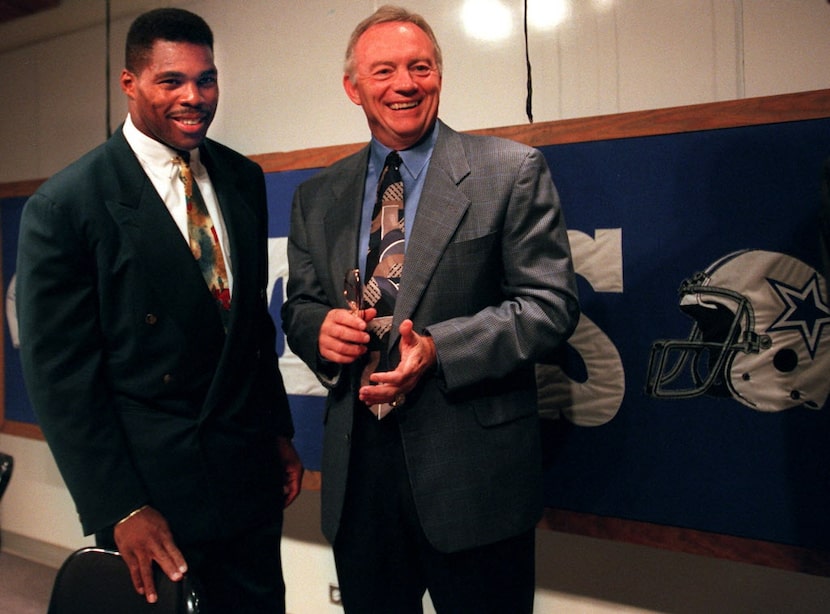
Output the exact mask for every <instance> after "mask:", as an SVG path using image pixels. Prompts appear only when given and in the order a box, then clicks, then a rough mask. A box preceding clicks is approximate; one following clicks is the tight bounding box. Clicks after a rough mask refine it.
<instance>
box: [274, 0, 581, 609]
mask: <svg viewBox="0 0 830 614" xmlns="http://www.w3.org/2000/svg"><path fill="white" fill-rule="evenodd" d="M343 85H344V87H345V90H346V93H347V95H348V97H349V98H350V99H351V100H352V101H353V102H354V103H355V104H358V105H360V106H362V108H363V111H364V113H365V115H366V118H367V120H368V123H369V128H370V130H371V133H372V140H371V143H370V144H369V145H368V146H367V147H366V148H364V149H363V150H362V151H360V152H358V153H357V154H355V155H353V156H350V157H348V158H346V159H344V160H341V161H340V162H338V163H336V164H334V165H333V166H331V167H330V168H328V169H326V170H324V171H322V172H321V173H319V174H318V175H316V176H315V177H313V178H312V179H310V180H308V181H307V182H305V183H303V184H302V185H301V186H300V187H299V188H298V189H297V191H296V194H295V197H294V203H293V208H292V216H291V231H290V236H289V241H288V262H289V280H288V285H287V300H286V302H285V304H284V306H283V327H284V329H285V331H286V333H287V336H288V343H289V345H290V346H291V348H292V349H293V350H294V351H295V352H296V353H297V355H299V356H300V357H301V358H302V359H303V360H304V361H305V362H306V364H308V366H309V367H310V368H311V369H312V370H313V371H314V372H315V373H316V375H317V377H318V378H319V380H320V381H321V382H322V383H323V384H324V385H325V386H326V387H327V388H328V390H329V394H328V398H327V407H326V416H325V436H324V437H325V442H324V448H323V467H322V478H323V479H322V505H323V512H322V516H323V518H322V524H323V532H324V533H325V535H326V537H327V539H329V540H330V541H331V542H332V544H333V548H334V556H335V563H336V566H337V573H338V579H339V583H340V591H341V596H342V599H343V604H344V606H345V608H346V610H347V611H349V612H357V613H361V614H365V613H367V612H385V613H388V612H396V613H401V612H420V611H421V600H422V597H423V595H424V592H425V591H427V590H428V591H429V593H430V597H431V599H432V602H433V604H434V605H435V607H436V609H437V610H438V612H450V613H458V612H476V613H477V614H480V613H482V612H499V613H504V612H530V611H531V610H532V605H533V594H534V541H535V540H534V527H535V524H536V522H537V521H538V520H539V518H540V516H541V513H542V507H543V505H542V496H541V458H540V456H541V450H540V447H541V446H540V435H539V417H538V414H537V408H536V384H535V379H534V363H536V362H538V361H541V360H544V359H546V358H548V357H550V356H551V355H552V354H553V353H554V352H555V350H556V349H557V348H558V347H560V346H561V345H562V344H563V343H564V342H565V340H566V339H567V338H568V336H569V335H570V333H571V332H572V330H573V329H574V327H575V325H576V321H577V318H578V313H579V310H578V303H577V297H576V287H575V280H574V272H573V267H572V263H571V256H570V248H569V245H568V239H567V234H566V228H565V224H564V220H563V218H562V212H561V210H560V207H559V200H558V196H557V193H556V190H555V188H554V186H553V183H552V180H551V177H550V174H549V171H548V168H547V165H546V163H545V160H544V158H543V157H542V155H541V153H540V152H538V151H537V150H535V149H532V148H529V147H526V146H524V145H520V144H517V143H514V142H510V141H507V140H502V139H495V138H484V137H473V136H469V135H463V134H459V133H457V132H455V131H453V130H452V129H451V128H450V127H449V126H447V125H446V124H444V123H442V122H441V121H440V120H438V119H437V117H438V103H439V96H440V91H441V52H440V48H439V46H438V44H437V42H436V40H435V37H434V35H433V33H432V30H431V29H430V27H429V25H428V24H427V23H426V22H425V21H424V20H423V18H422V17H420V16H418V15H415V14H411V13H409V12H408V11H406V10H404V9H399V8H396V7H382V8H380V9H379V10H378V11H377V12H376V13H375V14H373V15H372V16H371V17H369V18H368V19H366V20H364V21H363V22H362V23H361V24H360V25H358V27H357V28H356V30H355V31H354V33H353V35H352V38H351V40H350V42H349V45H348V49H347V54H346V65H345V75H344V77H343ZM390 150H391V151H396V152H398V153H399V155H400V158H401V159H402V162H401V163H400V165H399V169H400V173H401V175H402V179H403V183H404V190H403V192H404V198H403V200H404V206H403V211H404V213H403V217H404V222H403V224H402V228H403V229H404V233H405V237H406V239H405V240H406V249H405V257H404V259H403V260H404V262H403V273H402V275H401V276H400V279H399V280H394V282H393V285H396V286H397V288H398V293H397V297H396V299H395V302H394V311H393V315H392V322H391V330H390V331H389V333H388V334H387V335H386V341H387V343H388V346H387V347H388V354H389V365H390V366H389V369H388V370H385V369H381V370H380V371H377V372H375V373H373V374H372V375H371V377H370V378H369V380H370V381H369V382H365V381H364V382H363V383H361V372H362V371H363V369H364V367H365V365H366V363H367V361H368V356H369V355H370V353H371V352H370V351H369V350H368V349H367V346H368V344H369V342H370V335H369V334H368V332H367V331H368V330H372V324H373V319H374V318H375V316H376V314H377V308H376V307H374V306H372V307H369V306H368V304H363V305H362V306H360V308H354V307H355V306H351V308H350V305H349V303H348V302H347V298H348V297H346V296H344V275H345V274H346V273H347V271H349V270H351V269H354V268H359V269H364V267H365V266H366V265H365V262H364V260H365V257H366V253H367V250H368V249H369V246H370V244H371V242H370V238H369V235H370V234H371V232H370V221H371V218H372V216H373V213H372V210H373V205H374V201H375V186H376V185H377V184H378V178H379V176H380V175H381V174H382V173H381V169H382V168H383V167H384V159H385V158H386V157H387V154H389V153H390ZM393 166H396V167H397V163H396V164H395V165H393ZM385 172H386V171H384V173H385ZM373 270H374V271H375V275H377V273H376V271H377V269H373ZM362 274H363V279H367V278H369V277H371V276H372V271H368V272H366V271H363V272H362ZM347 287H348V286H347ZM387 412H388V413H387ZM379 418H380V419H379Z"/></svg>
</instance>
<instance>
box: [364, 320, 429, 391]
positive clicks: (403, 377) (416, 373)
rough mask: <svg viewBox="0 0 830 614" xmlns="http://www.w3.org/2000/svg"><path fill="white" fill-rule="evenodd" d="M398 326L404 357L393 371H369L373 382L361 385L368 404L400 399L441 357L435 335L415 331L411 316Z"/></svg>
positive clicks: (412, 388) (402, 355)
mask: <svg viewBox="0 0 830 614" xmlns="http://www.w3.org/2000/svg"><path fill="white" fill-rule="evenodd" d="M398 330H400V333H401V340H400V348H401V361H400V363H398V366H397V367H396V368H395V370H394V371H385V372H377V373H373V374H372V375H370V376H369V380H370V381H371V382H372V383H373V384H375V385H374V386H363V387H361V388H360V392H359V393H358V395H359V397H360V400H361V401H363V402H364V403H366V405H368V406H372V405H377V404H380V403H392V402H394V401H396V400H397V399H400V396H399V395H401V394H404V395H405V394H408V393H409V392H411V391H412V390H414V388H415V386H417V385H418V382H419V381H420V379H421V378H422V377H423V376H424V374H425V373H427V372H428V371H429V370H430V369H432V368H433V367H434V366H435V364H436V362H437V361H438V356H437V353H436V351H435V342H434V341H433V340H432V337H430V336H429V335H419V334H418V333H416V332H415V331H414V330H413V327H412V320H404V321H403V322H401V326H400V328H399V329H398Z"/></svg>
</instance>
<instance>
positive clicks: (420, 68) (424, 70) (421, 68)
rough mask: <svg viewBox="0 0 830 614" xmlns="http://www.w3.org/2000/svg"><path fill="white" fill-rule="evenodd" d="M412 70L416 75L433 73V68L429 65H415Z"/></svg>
mask: <svg viewBox="0 0 830 614" xmlns="http://www.w3.org/2000/svg"><path fill="white" fill-rule="evenodd" d="M411 70H412V72H413V73H414V74H416V75H428V74H429V73H430V72H432V66H430V65H429V64H415V66H413V67H412V68H411Z"/></svg>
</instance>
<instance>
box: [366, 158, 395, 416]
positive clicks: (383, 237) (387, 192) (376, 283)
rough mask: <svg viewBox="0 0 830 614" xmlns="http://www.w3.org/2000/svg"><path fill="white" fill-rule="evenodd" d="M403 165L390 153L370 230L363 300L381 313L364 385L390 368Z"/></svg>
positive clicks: (372, 329) (372, 331)
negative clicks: (372, 376) (390, 340)
mask: <svg viewBox="0 0 830 614" xmlns="http://www.w3.org/2000/svg"><path fill="white" fill-rule="evenodd" d="M400 167H401V157H400V156H399V155H398V152H396V151H393V152H391V153H390V154H389V155H388V156H387V157H386V163H385V164H384V167H383V170H382V171H381V174H380V180H379V181H378V191H377V200H376V201H375V208H374V210H373V212H372V225H371V227H370V229H369V251H368V253H367V255H366V271H371V277H370V278H369V280H368V281H367V282H366V286H365V288H364V290H363V300H364V305H365V306H366V307H374V308H375V309H377V312H378V313H377V316H375V318H374V319H373V320H372V321H371V322H370V323H369V326H368V331H369V335H370V336H371V340H370V342H369V350H370V353H369V362H368V364H367V365H366V367H365V368H364V370H363V375H362V377H361V384H363V385H369V383H370V382H369V375H371V374H372V373H374V372H375V371H377V370H381V371H387V370H388V369H389V357H388V342H389V331H390V330H392V314H393V313H394V311H395V300H396V299H397V297H398V286H399V285H400V281H401V274H402V273H403V261H404V215H403V214H404V210H403V203H404V198H403V179H401V171H400ZM390 409H391V406H390V405H388V404H384V405H373V406H372V407H371V410H372V412H373V413H374V414H375V415H377V417H378V419H380V418H383V417H384V416H385V415H386V414H387V413H389V411H390Z"/></svg>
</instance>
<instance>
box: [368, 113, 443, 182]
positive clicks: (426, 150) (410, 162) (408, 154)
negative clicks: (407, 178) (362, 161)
mask: <svg viewBox="0 0 830 614" xmlns="http://www.w3.org/2000/svg"><path fill="white" fill-rule="evenodd" d="M437 139H438V121H437V120H436V122H435V125H434V126H433V128H432V130H430V132H429V133H428V134H427V135H426V136H425V137H424V138H423V139H421V140H420V141H419V142H418V143H417V144H416V145H415V146H414V147H410V148H409V149H404V150H403V151H399V152H398V154H399V155H400V156H401V160H402V161H403V165H404V166H405V167H406V170H407V171H408V172H409V173H410V174H411V175H412V177H414V178H416V179H417V178H418V176H419V175H420V174H421V172H422V171H423V170H424V168H425V167H426V165H427V162H429V159H430V156H432V150H433V149H434V148H435V141H436V140H437ZM390 151H392V150H391V149H390V148H389V147H386V145H382V144H381V143H380V141H378V140H377V139H375V137H372V146H371V157H372V163H373V165H374V167H375V168H377V169H382V168H383V165H384V163H385V162H386V156H388V155H389V152H390Z"/></svg>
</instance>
